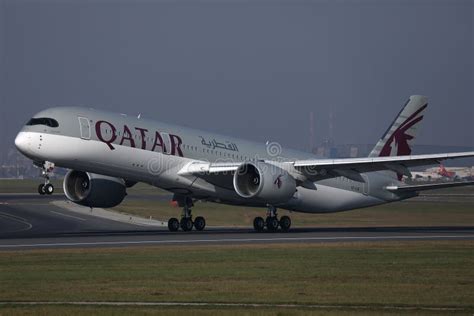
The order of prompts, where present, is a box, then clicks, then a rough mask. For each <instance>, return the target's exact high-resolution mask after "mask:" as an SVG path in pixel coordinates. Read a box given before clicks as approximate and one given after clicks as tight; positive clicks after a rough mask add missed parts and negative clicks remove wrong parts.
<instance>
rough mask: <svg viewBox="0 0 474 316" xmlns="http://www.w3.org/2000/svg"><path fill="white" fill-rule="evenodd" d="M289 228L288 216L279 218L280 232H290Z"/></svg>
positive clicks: (289, 220)
mask: <svg viewBox="0 0 474 316" xmlns="http://www.w3.org/2000/svg"><path fill="white" fill-rule="evenodd" d="M290 226H291V219H290V218H289V217H288V216H282V217H281V218H280V227H281V230H282V231H284V232H287V231H288V230H290Z"/></svg>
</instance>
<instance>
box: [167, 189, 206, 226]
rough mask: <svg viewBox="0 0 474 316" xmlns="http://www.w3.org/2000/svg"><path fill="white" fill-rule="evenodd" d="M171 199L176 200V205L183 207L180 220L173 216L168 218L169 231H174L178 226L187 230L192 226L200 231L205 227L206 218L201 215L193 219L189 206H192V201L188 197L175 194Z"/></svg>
mask: <svg viewBox="0 0 474 316" xmlns="http://www.w3.org/2000/svg"><path fill="white" fill-rule="evenodd" d="M173 201H176V202H178V206H181V207H182V208H183V212H182V214H181V220H178V219H177V218H174V217H173V218H170V219H169V220H168V229H169V230H170V231H171V232H175V231H177V230H178V229H179V228H181V229H182V230H183V231H185V232H187V231H191V230H192V229H193V227H194V228H195V229H196V230H198V231H201V230H203V229H204V228H205V227H206V220H205V219H204V217H202V216H198V217H196V218H195V219H194V221H193V216H192V210H191V207H193V206H194V203H193V200H192V199H191V198H190V197H188V196H181V195H176V194H175V196H174V197H173Z"/></svg>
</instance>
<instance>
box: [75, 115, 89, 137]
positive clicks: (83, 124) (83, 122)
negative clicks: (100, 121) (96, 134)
mask: <svg viewBox="0 0 474 316" xmlns="http://www.w3.org/2000/svg"><path fill="white" fill-rule="evenodd" d="M78 119H79V128H80V131H81V138H82V139H91V125H90V124H89V119H88V118H87V117H78Z"/></svg>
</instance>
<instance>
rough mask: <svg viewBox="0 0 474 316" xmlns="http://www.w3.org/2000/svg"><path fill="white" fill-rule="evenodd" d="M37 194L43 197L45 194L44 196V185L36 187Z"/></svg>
mask: <svg viewBox="0 0 474 316" xmlns="http://www.w3.org/2000/svg"><path fill="white" fill-rule="evenodd" d="M38 193H39V194H40V195H45V194H46V192H45V191H44V184H43V183H41V184H40V185H38Z"/></svg>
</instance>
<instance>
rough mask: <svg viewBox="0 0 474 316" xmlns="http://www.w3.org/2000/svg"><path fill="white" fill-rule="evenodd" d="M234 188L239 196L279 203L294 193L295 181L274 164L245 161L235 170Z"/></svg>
mask: <svg viewBox="0 0 474 316" xmlns="http://www.w3.org/2000/svg"><path fill="white" fill-rule="evenodd" d="M234 189H235V191H236V192H237V194H238V195H240V196H241V197H244V198H249V199H250V198H257V199H259V200H262V201H264V202H267V203H269V204H279V203H285V202H287V201H288V200H289V199H290V198H291V197H292V196H293V195H294V194H295V191H296V181H295V179H294V178H293V177H292V176H291V175H290V174H289V173H288V172H286V171H285V170H283V169H281V168H280V167H277V166H275V165H271V164H268V163H263V162H262V163H255V164H254V163H249V162H247V163H243V164H242V165H240V166H239V168H238V169H237V170H236V171H235V174H234Z"/></svg>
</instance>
